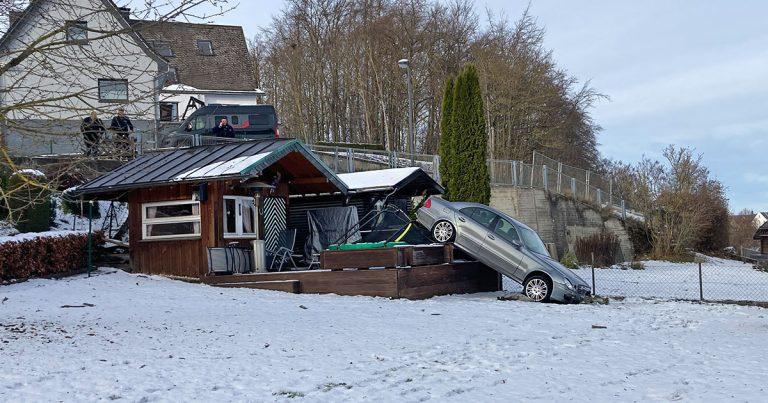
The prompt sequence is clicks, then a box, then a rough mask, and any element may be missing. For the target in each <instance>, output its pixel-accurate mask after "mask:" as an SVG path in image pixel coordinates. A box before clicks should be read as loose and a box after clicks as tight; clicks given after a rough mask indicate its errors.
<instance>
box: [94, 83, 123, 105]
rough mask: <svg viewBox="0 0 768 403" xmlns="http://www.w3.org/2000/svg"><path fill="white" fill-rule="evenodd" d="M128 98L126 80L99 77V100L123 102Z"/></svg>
mask: <svg viewBox="0 0 768 403" xmlns="http://www.w3.org/2000/svg"><path fill="white" fill-rule="evenodd" d="M127 100H128V80H115V79H111V78H100V79H99V101H101V102H125V101H127Z"/></svg>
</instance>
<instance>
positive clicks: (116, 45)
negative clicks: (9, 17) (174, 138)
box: [1, 0, 159, 120]
mask: <svg viewBox="0 0 768 403" xmlns="http://www.w3.org/2000/svg"><path fill="white" fill-rule="evenodd" d="M29 17H31V18H27V19H26V20H25V22H24V23H23V24H24V25H23V26H20V27H19V28H21V29H18V30H17V31H16V32H17V36H16V37H15V38H13V39H12V40H11V41H9V44H8V46H7V49H8V50H9V51H10V52H11V53H10V55H8V56H6V57H4V58H2V59H1V60H2V62H3V63H5V62H7V60H9V57H13V56H15V55H16V54H18V52H20V51H22V50H24V49H26V48H27V47H28V46H29V44H30V43H32V42H33V41H34V40H36V39H37V38H41V37H43V36H45V35H49V34H50V33H51V32H52V31H54V30H55V29H57V28H59V27H61V26H63V24H64V23H65V22H66V21H67V20H84V21H87V22H88V27H89V28H95V29H98V30H101V31H109V32H115V31H119V30H122V29H124V28H123V26H122V25H121V24H120V22H119V20H118V19H117V18H116V17H115V16H114V15H113V14H112V13H110V12H108V11H107V10H106V9H105V6H104V4H103V3H102V2H101V1H99V0H57V1H51V0H47V1H44V2H43V4H42V5H41V6H40V7H39V8H37V10H36V12H34V13H33V14H32V15H30V16H29ZM88 35H89V39H91V38H96V37H98V36H103V35H104V34H100V33H96V32H89V33H88ZM64 38H65V35H64V34H63V33H59V34H57V35H55V36H53V37H51V38H50V39H49V40H46V41H44V43H48V44H50V43H51V42H52V41H59V40H64ZM158 70H159V66H158V63H157V62H156V61H155V60H154V59H152V58H151V57H149V56H147V55H146V53H145V51H144V50H143V49H142V48H141V47H139V45H138V43H137V42H136V41H135V40H134V38H133V37H131V36H130V35H129V34H128V33H124V34H120V35H117V36H113V37H109V38H102V39H91V40H90V41H89V42H88V44H86V45H82V46H79V45H66V46H57V47H55V48H52V49H49V50H45V51H42V52H38V53H35V54H34V55H33V56H31V57H30V58H29V59H27V60H26V61H24V62H23V63H22V64H21V65H20V66H18V67H16V68H14V69H13V70H12V71H9V72H8V73H7V74H5V75H4V76H3V77H2V83H3V86H4V88H5V89H6V91H5V94H4V97H3V99H2V102H3V104H4V105H8V104H17V105H20V104H21V103H24V102H36V103H39V104H38V105H34V107H19V108H16V109H14V110H13V112H12V113H11V114H10V118H11V119H43V120H80V119H82V118H83V117H84V116H86V115H87V114H88V113H89V112H90V111H91V110H96V111H98V112H99V114H100V115H102V118H103V119H104V118H111V116H112V115H113V114H114V111H115V109H116V108H117V107H118V106H124V107H125V108H126V110H127V111H128V114H129V115H130V116H131V117H132V118H133V119H134V120H154V117H155V103H154V88H155V77H157V75H158ZM99 78H116V79H125V80H127V81H128V83H129V91H128V98H129V102H128V103H125V104H122V103H110V102H100V101H99V97H98V79H99ZM54 98H58V99H54Z"/></svg>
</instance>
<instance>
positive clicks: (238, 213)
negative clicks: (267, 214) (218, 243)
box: [221, 196, 259, 239]
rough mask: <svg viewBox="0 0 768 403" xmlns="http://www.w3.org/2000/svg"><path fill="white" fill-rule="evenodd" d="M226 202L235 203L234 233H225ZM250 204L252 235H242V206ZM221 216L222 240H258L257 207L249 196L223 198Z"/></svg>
mask: <svg viewBox="0 0 768 403" xmlns="http://www.w3.org/2000/svg"><path fill="white" fill-rule="evenodd" d="M227 200H234V201H235V229H236V232H227V202H226V201H227ZM246 203H247V204H250V205H251V206H253V229H254V230H255V232H254V233H253V234H248V233H243V207H244V206H243V205H244V204H246ZM222 206H223V207H222V209H221V210H222V211H221V214H222V216H223V218H224V221H222V223H223V224H224V225H223V226H224V231H223V232H224V239H233V238H240V239H259V207H258V206H255V205H254V203H253V197H251V196H224V203H223V204H222Z"/></svg>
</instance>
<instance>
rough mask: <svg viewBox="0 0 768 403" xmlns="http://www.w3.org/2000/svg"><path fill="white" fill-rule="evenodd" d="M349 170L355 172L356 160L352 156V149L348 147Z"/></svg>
mask: <svg viewBox="0 0 768 403" xmlns="http://www.w3.org/2000/svg"><path fill="white" fill-rule="evenodd" d="M347 172H349V173H352V172H355V160H354V158H353V157H352V149H351V148H347Z"/></svg>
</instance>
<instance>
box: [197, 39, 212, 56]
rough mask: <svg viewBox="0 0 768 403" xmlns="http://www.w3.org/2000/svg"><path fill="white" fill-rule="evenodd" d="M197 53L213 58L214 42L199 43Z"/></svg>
mask: <svg viewBox="0 0 768 403" xmlns="http://www.w3.org/2000/svg"><path fill="white" fill-rule="evenodd" d="M197 51H198V53H200V54H201V55H204V56H213V42H211V41H197Z"/></svg>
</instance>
